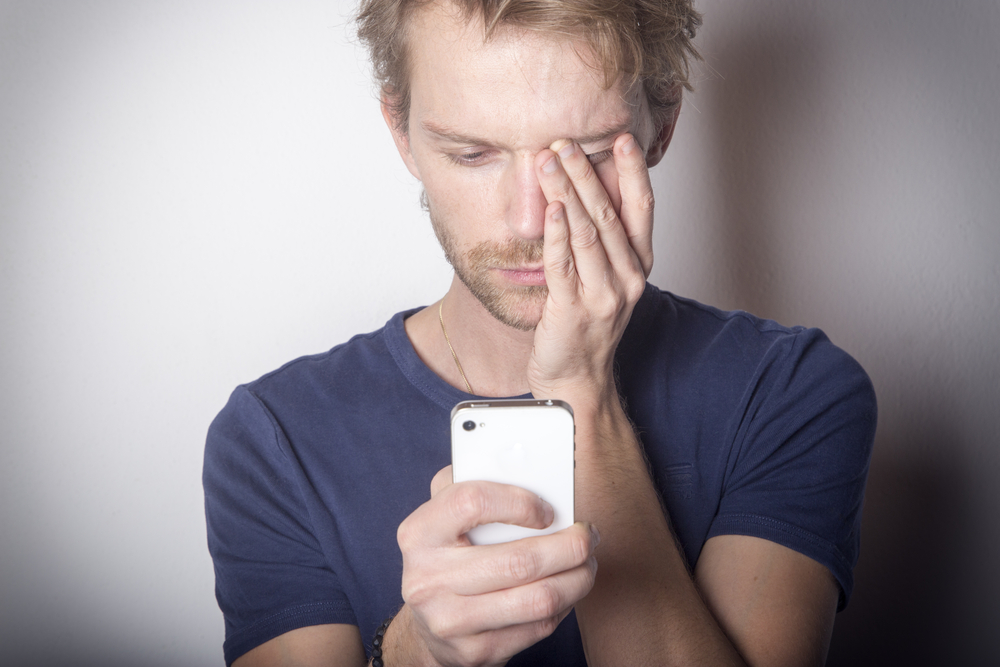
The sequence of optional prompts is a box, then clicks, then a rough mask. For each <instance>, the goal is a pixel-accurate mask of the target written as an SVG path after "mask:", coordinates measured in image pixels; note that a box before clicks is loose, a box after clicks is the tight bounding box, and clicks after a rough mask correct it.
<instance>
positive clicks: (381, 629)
mask: <svg viewBox="0 0 1000 667" xmlns="http://www.w3.org/2000/svg"><path fill="white" fill-rule="evenodd" d="M390 623H392V619H391V618H387V619H385V621H384V622H383V623H382V625H380V626H378V630H376V631H375V639H373V640H372V667H384V665H385V663H384V662H382V641H383V640H384V639H385V631H386V630H387V629H388V628H389V624H390Z"/></svg>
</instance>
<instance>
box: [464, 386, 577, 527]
mask: <svg viewBox="0 0 1000 667" xmlns="http://www.w3.org/2000/svg"><path fill="white" fill-rule="evenodd" d="M574 434H575V426H574V424H573V409H572V408H571V407H570V406H569V404H568V403H566V402H564V401H554V400H536V399H498V400H482V401H463V402H461V403H459V404H458V405H456V406H455V407H454V409H452V411H451V463H452V479H453V480H454V481H455V482H465V481H470V480H485V481H488V482H501V483H503V484H513V485H515V486H519V487H521V488H524V489H527V490H528V491H531V492H532V493H536V494H538V495H539V496H541V497H542V498H543V499H544V500H545V501H547V502H548V503H549V504H550V505H552V508H553V510H554V511H555V518H554V519H553V521H552V524H551V525H550V526H549V527H548V528H543V529H535V528H525V527H523V526H513V525H509V524H503V523H488V524H484V525H481V526H476V527H475V528H473V529H472V530H471V531H469V533H468V537H469V540H470V541H471V542H472V543H473V544H497V543H500V542H510V541H511V540H517V539H521V538H523V537H530V536H533V535H548V534H549V533H554V532H556V531H557V530H562V529H563V528H566V527H568V526H571V525H573V521H574V501H573V493H574V467H575V458H574V449H575V445H574V439H573V438H574Z"/></svg>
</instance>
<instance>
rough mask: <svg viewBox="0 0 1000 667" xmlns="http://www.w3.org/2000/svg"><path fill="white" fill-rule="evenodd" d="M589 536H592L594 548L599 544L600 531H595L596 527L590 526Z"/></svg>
mask: <svg viewBox="0 0 1000 667" xmlns="http://www.w3.org/2000/svg"><path fill="white" fill-rule="evenodd" d="M590 534H591V535H593V536H594V546H595V547H596V546H597V545H598V544H600V543H601V531H599V530H597V526H595V525H594V524H590Z"/></svg>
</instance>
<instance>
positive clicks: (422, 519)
mask: <svg viewBox="0 0 1000 667" xmlns="http://www.w3.org/2000/svg"><path fill="white" fill-rule="evenodd" d="M446 470H449V468H445V469H443V470H441V471H440V472H439V473H438V474H437V475H435V478H434V483H432V488H433V486H434V484H435V483H437V482H438V480H439V478H443V475H444V473H445V471H446ZM553 517H554V511H553V509H552V506H551V505H550V504H549V503H547V502H545V501H544V500H542V499H541V498H540V497H538V496H537V495H536V494H534V493H531V492H530V491H527V490H525V489H522V488H520V487H517V486H510V485H507V484H497V483H495V482H462V483H460V484H448V485H445V486H443V487H442V488H440V489H439V490H438V491H437V493H436V494H435V495H434V496H433V497H432V498H431V500H430V501H428V502H426V503H424V504H423V505H421V506H420V507H418V508H417V509H416V510H414V511H413V513H412V514H410V516H408V517H407V518H406V519H405V520H404V521H403V523H401V524H400V525H399V530H398V531H397V540H398V541H399V545H400V548H402V549H407V548H411V549H419V548H433V547H440V546H447V545H454V544H456V543H461V544H467V543H468V540H467V539H466V538H465V537H464V535H465V534H466V533H467V532H469V531H470V530H472V529H473V528H475V527H476V526H479V525H482V524H485V523H493V522H498V523H508V524H513V525H515V526H524V527H525V528H538V529H541V528H545V527H547V526H549V525H550V524H551V523H552V519H553Z"/></svg>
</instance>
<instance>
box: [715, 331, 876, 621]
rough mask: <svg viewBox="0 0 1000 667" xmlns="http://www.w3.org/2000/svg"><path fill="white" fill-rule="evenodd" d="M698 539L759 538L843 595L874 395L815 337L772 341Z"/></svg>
mask: <svg viewBox="0 0 1000 667" xmlns="http://www.w3.org/2000/svg"><path fill="white" fill-rule="evenodd" d="M742 406H743V409H744V412H743V414H742V417H741V419H740V422H739V427H738V430H737V432H736V438H735V441H734V444H733V450H732V453H731V455H730V461H729V464H728V466H727V471H726V479H725V482H724V489H723V496H722V500H721V504H720V507H719V511H718V514H717V515H716V517H715V519H714V521H713V523H712V526H711V528H710V530H709V535H708V537H714V536H716V535H726V534H730V535H732V534H737V535H751V536H754V537H761V538H763V539H767V540H770V541H773V542H777V543H778V544H782V545H784V546H786V547H789V548H791V549H794V550H795V551H798V552H800V553H802V554H805V555H806V556H809V557H810V558H812V559H814V560H816V561H818V562H819V563H821V564H823V565H825V566H826V567H827V568H829V570H830V572H831V573H832V574H833V576H834V578H835V579H836V580H837V582H838V584H839V586H840V593H841V594H840V602H839V606H838V608H839V609H842V608H843V607H844V606H845V605H846V604H847V601H848V599H849V598H850V595H851V590H852V588H853V584H854V578H853V569H854V565H855V564H856V563H857V559H858V552H859V548H860V527H861V506H862V502H863V499H864V489H865V481H866V479H867V475H868V466H869V461H870V459H871V451H872V444H873V440H874V435H875V422H876V406H875V392H874V389H873V387H872V384H871V381H870V380H869V379H868V376H867V374H865V372H864V370H863V369H862V368H861V366H860V365H859V364H858V363H857V362H856V361H854V359H852V358H851V357H850V356H849V355H847V354H846V353H845V352H843V351H842V350H840V349H839V348H837V347H835V346H834V345H833V344H832V343H830V341H829V340H828V339H827V338H826V336H825V335H824V334H823V333H822V332H821V331H819V330H816V329H809V330H800V331H799V332H797V333H794V334H788V335H784V336H780V337H777V338H776V339H775V341H774V342H773V344H772V345H771V346H770V347H769V348H768V350H767V352H766V354H765V355H764V357H763V358H762V360H761V363H760V365H759V366H758V368H757V370H756V372H755V373H754V375H753V380H752V382H751V383H750V385H749V386H748V387H747V390H746V395H745V396H744V400H743V402H742Z"/></svg>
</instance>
